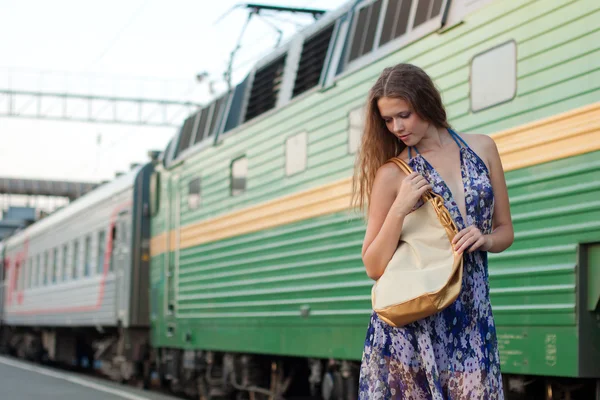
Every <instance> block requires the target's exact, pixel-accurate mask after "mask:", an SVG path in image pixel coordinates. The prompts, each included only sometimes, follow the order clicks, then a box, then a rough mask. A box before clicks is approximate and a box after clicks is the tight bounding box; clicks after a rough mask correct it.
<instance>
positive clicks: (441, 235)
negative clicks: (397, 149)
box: [371, 157, 463, 327]
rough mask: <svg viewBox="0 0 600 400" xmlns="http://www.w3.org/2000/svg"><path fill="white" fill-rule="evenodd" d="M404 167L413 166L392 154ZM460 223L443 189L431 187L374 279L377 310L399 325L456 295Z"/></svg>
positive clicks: (373, 297)
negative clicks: (455, 245) (455, 246)
mask: <svg viewBox="0 0 600 400" xmlns="http://www.w3.org/2000/svg"><path fill="white" fill-rule="evenodd" d="M388 162H393V163H395V164H396V165H397V166H398V167H399V168H400V169H401V170H403V171H404V172H406V173H407V174H411V173H412V172H413V171H412V169H411V168H410V167H409V166H408V164H406V163H405V162H404V161H403V160H401V159H399V158H397V157H396V158H392V159H391V160H389V161H388ZM457 233H458V229H457V228H456V225H455V224H454V221H453V220H452V217H451V216H450V213H449V212H448V209H447V208H446V207H445V206H444V200H443V199H442V197H440V196H439V195H437V194H435V193H433V192H432V191H428V192H427V193H425V194H424V195H423V205H422V206H421V207H419V208H418V209H417V210H415V211H413V212H411V213H410V214H408V215H407V216H406V217H405V218H404V224H403V225H402V234H401V235H400V241H399V243H398V247H397V248H396V251H395V253H394V255H393V256H392V259H391V260H390V262H389V263H388V265H387V267H386V269H385V271H384V273H383V275H382V276H381V277H380V278H379V279H378V280H377V282H376V283H375V285H373V290H372V291H371V300H372V303H373V310H374V311H375V312H376V313H377V314H378V315H379V318H381V319H382V320H383V321H385V322H386V323H388V324H389V325H392V326H395V327H399V326H403V325H406V324H409V323H411V322H414V321H417V320H419V319H421V318H425V317H428V316H430V315H432V314H435V313H437V312H439V311H441V310H443V309H444V308H446V307H448V306H449V305H450V304H452V303H453V302H454V300H456V298H457V297H458V294H459V293H460V288H461V282H462V275H463V257H462V254H457V253H456V252H455V251H454V249H453V247H452V238H454V235H456V234H457Z"/></svg>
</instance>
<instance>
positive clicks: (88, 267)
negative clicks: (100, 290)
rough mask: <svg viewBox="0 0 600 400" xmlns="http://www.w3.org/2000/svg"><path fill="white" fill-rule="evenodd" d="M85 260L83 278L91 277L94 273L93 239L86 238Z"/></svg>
mask: <svg viewBox="0 0 600 400" xmlns="http://www.w3.org/2000/svg"><path fill="white" fill-rule="evenodd" d="M83 254H84V259H83V276H90V275H91V273H92V237H91V236H86V237H85V249H84V253H83Z"/></svg>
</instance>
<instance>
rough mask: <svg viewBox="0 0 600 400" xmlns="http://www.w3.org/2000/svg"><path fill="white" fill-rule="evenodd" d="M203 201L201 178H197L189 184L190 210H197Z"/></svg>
mask: <svg viewBox="0 0 600 400" xmlns="http://www.w3.org/2000/svg"><path fill="white" fill-rule="evenodd" d="M201 201H202V195H201V188H200V178H195V179H192V180H191V181H190V183H189V184H188V209H190V210H195V209H196V208H198V207H199V206H200V202H201Z"/></svg>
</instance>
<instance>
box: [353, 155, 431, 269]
mask: <svg viewBox="0 0 600 400" xmlns="http://www.w3.org/2000/svg"><path fill="white" fill-rule="evenodd" d="M400 182H401V183H400ZM429 189H431V186H430V185H429V184H428V183H427V181H426V180H425V178H423V177H422V176H421V175H419V174H417V173H412V174H410V175H408V176H407V175H405V174H404V173H403V172H402V171H400V169H399V168H398V167H397V166H396V165H394V164H385V165H383V166H382V167H381V168H379V170H378V171H377V175H376V176H375V181H374V182H373V189H372V191H371V197H370V200H369V215H368V221H369V222H368V224H367V231H366V233H365V239H364V242H363V247H362V259H363V263H364V264H365V268H366V270H367V275H368V276H369V278H371V279H373V280H377V279H379V278H380V277H381V275H383V272H384V271H385V268H386V267H387V264H388V263H389V261H390V260H391V259H392V256H393V255H394V252H395V251H396V248H397V247H398V241H399V239H400V235H401V233H402V224H403V223H404V217H405V216H406V215H407V214H408V213H409V212H410V210H411V209H412V207H413V206H414V205H415V204H416V202H417V200H418V199H419V197H421V195H422V194H423V193H424V192H425V191H426V190H429Z"/></svg>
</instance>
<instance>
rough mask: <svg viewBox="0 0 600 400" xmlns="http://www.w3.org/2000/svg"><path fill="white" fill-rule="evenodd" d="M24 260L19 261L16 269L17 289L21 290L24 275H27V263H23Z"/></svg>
mask: <svg viewBox="0 0 600 400" xmlns="http://www.w3.org/2000/svg"><path fill="white" fill-rule="evenodd" d="M23 264H24V263H23V261H19V262H17V263H16V271H17V274H18V276H17V291H18V292H20V291H22V290H23V276H25V265H23Z"/></svg>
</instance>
